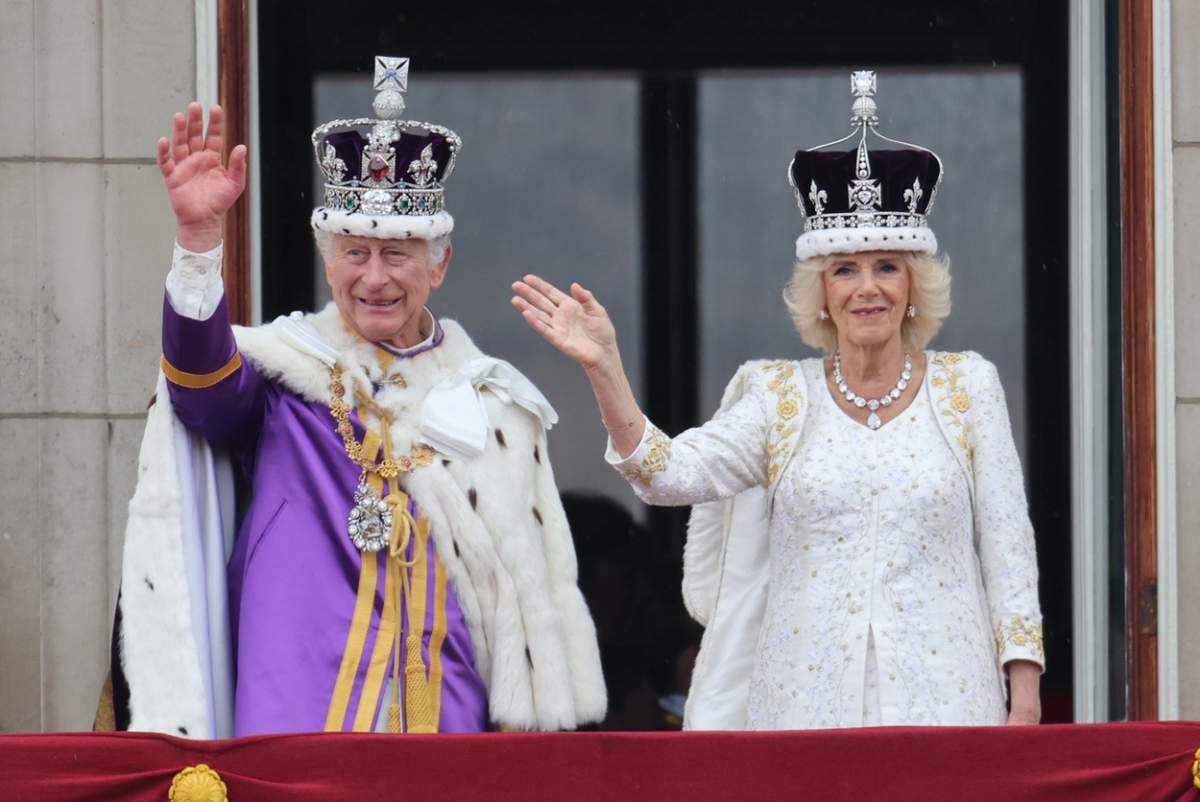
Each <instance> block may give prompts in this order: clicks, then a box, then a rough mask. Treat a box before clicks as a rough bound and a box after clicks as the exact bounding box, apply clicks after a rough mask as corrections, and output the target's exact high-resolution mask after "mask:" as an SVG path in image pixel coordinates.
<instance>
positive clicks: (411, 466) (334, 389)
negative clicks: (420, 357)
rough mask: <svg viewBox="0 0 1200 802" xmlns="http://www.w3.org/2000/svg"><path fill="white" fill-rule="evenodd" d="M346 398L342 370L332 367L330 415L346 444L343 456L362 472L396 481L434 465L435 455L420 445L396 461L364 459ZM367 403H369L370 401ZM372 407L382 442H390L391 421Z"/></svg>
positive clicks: (392, 459)
mask: <svg viewBox="0 0 1200 802" xmlns="http://www.w3.org/2000/svg"><path fill="white" fill-rule="evenodd" d="M345 395H346V387H345V385H344V384H342V368H341V366H340V365H334V366H333V367H331V368H330V369H329V397H330V400H329V414H330V415H332V416H333V419H334V420H335V421H337V430H338V434H340V435H341V436H342V442H343V443H345V445H346V456H348V457H349V458H350V460H351V462H353V463H354V464H355V465H357V466H358V467H360V468H362V470H363V471H364V472H366V473H375V474H378V475H379V476H381V477H383V478H384V479H395V478H396V477H397V476H399V475H400V474H403V473H412V472H413V471H414V470H416V469H417V468H423V467H425V466H426V465H431V464H432V463H433V455H434V453H435V452H434V450H433V449H432V448H430V447H429V446H427V445H424V444H423V443H414V444H413V447H412V449H411V450H410V452H409V454H408V455H407V456H404V457H400V458H399V459H394V458H392V457H391V456H390V455H387V454H385V455H384V458H383V461H382V462H379V463H376V462H375V461H374V460H371V459H367V458H366V456H365V455H364V454H363V446H362V443H360V442H358V441H357V440H356V439H354V426H353V425H352V424H351V423H350V405H349V404H347V403H346V401H345V400H344V399H345ZM366 400H367V401H368V402H369V401H370V399H366ZM371 406H372V407H373V408H374V411H375V413H376V414H377V415H378V416H379V418H380V426H381V427H382V428H383V432H382V434H383V437H384V439H385V440H389V439H390V437H389V433H388V424H389V423H390V422H391V418H390V417H389V416H388V415H387V414H386V413H385V412H384V411H383V410H381V409H379V408H378V407H377V406H375V405H374V404H371Z"/></svg>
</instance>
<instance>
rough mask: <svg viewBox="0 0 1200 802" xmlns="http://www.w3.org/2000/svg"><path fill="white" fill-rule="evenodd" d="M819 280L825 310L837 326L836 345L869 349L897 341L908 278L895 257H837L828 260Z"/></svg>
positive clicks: (870, 254) (878, 253)
mask: <svg viewBox="0 0 1200 802" xmlns="http://www.w3.org/2000/svg"><path fill="white" fill-rule="evenodd" d="M823 279H824V284H825V308H826V309H827V310H829V317H830V318H831V319H832V320H833V324H834V325H835V326H837V330H838V341H839V342H842V343H846V344H849V345H856V346H868V347H869V346H877V345H885V344H887V343H888V342H890V341H891V340H892V339H898V338H899V337H900V324H901V323H903V322H904V312H905V310H906V309H907V308H908V290H909V276H908V265H906V264H905V262H904V260H903V258H902V257H901V256H900V255H899V254H896V253H889V252H886V251H869V252H867V253H852V254H839V255H837V256H834V257H833V258H832V259H831V260H830V262H829V265H828V267H826V268H825V272H824V275H823Z"/></svg>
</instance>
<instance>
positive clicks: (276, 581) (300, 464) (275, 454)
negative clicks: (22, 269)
mask: <svg viewBox="0 0 1200 802" xmlns="http://www.w3.org/2000/svg"><path fill="white" fill-rule="evenodd" d="M236 350H237V344H236V342H235V340H234V336H233V330H232V329H231V328H230V324H229V312H228V308H227V306H226V303H225V300H224V299H222V301H221V303H220V306H219V307H218V308H217V310H216V311H215V313H214V314H213V315H212V317H210V318H209V319H208V320H205V321H197V320H192V319H190V318H187V317H184V316H182V315H179V314H178V313H176V312H175V310H174V309H173V308H172V306H171V303H170V300H166V301H165V302H164V305H163V353H164V355H165V357H166V359H167V361H168V362H169V363H170V364H171V365H172V366H174V367H175V368H177V369H179V370H181V371H185V372H187V373H194V374H208V373H213V372H215V371H218V370H220V369H221V368H222V367H224V366H225V365H227V364H228V363H229V361H230V359H231V358H232V357H233V355H234V353H235V352H236ZM410 358H414V359H419V358H420V355H419V354H417V355H412V356H411V357H410ZM170 390H171V402H172V404H173V406H174V409H175V414H176V415H177V417H178V418H179V420H180V421H181V422H183V424H184V425H185V426H187V427H188V428H189V429H191V430H193V431H195V432H198V433H199V434H201V435H202V436H203V437H205V438H206V439H207V440H208V441H209V442H210V443H211V444H212V445H213V446H216V447H218V448H225V449H228V450H229V451H230V452H231V454H232V455H233V456H234V457H235V458H236V459H238V460H239V461H240V462H241V464H242V465H243V466H244V467H245V469H246V471H247V473H248V474H249V475H250V476H251V477H252V478H253V488H252V491H253V492H252V495H251V498H250V504H249V507H248V509H247V510H246V513H245V517H244V520H243V522H242V525H241V528H240V530H239V532H238V535H237V540H236V542H235V544H234V549H233V553H232V555H231V556H230V559H229V564H228V579H229V594H230V600H229V601H230V604H229V609H230V616H231V617H232V621H231V622H230V623H231V631H232V637H233V640H234V655H235V672H236V686H235V696H234V734H235V735H236V736H242V735H252V734H258V733H280V732H311V731H320V730H323V729H324V727H325V719H326V713H327V711H328V709H329V704H330V699H331V696H332V694H333V689H334V685H335V683H336V680H337V675H338V669H339V666H340V665H341V661H342V654H343V651H344V648H345V645H346V637H347V633H348V630H349V629H350V624H351V620H352V618H353V615H354V608H355V599H356V596H357V589H358V580H359V571H360V568H361V560H362V559H363V558H362V557H361V556H360V553H359V551H358V550H357V549H355V547H354V545H353V544H352V543H351V542H350V538H349V536H348V535H347V534H346V520H347V516H348V515H349V512H350V508H351V507H352V506H353V500H352V496H353V494H354V488H355V486H356V485H357V483H358V476H359V469H358V467H357V466H355V465H354V463H352V462H351V461H350V459H349V458H348V457H347V456H346V452H345V447H344V444H343V442H342V439H341V437H340V436H339V435H338V433H337V430H336V425H335V422H334V420H333V418H332V417H331V416H330V414H329V409H328V408H327V407H326V406H324V405H321V404H314V403H309V402H307V401H305V400H303V399H301V398H300V397H298V396H296V395H295V394H293V393H292V392H290V391H289V390H288V389H287V388H285V387H284V386H282V385H281V384H279V383H277V382H274V381H268V380H267V379H265V378H263V377H262V376H261V375H260V374H259V373H258V372H257V371H256V370H255V368H254V366H253V365H252V364H250V363H249V362H248V361H245V360H243V362H242V365H241V367H240V368H238V369H237V370H236V371H234V372H233V373H232V374H230V375H229V376H228V377H226V378H224V379H222V380H221V381H220V382H219V383H217V384H215V385H213V386H211V387H207V388H204V389H189V388H185V387H181V386H178V385H175V384H171V385H170ZM351 421H352V423H353V424H354V429H355V435H356V437H357V438H358V439H359V440H360V441H361V439H362V437H363V426H362V423H361V422H360V421H359V419H358V417H357V416H356V415H352V416H351ZM386 553H387V552H386V550H384V551H382V552H379V553H378V554H376V555H374V557H373V558H374V559H376V560H377V561H378V566H379V571H378V575H379V582H378V584H377V586H376V591H375V604H374V610H373V613H372V616H371V622H370V627H369V629H368V632H367V638H366V643H365V644H364V647H363V657H362V659H361V660H360V663H359V667H358V674H357V676H356V678H355V681H354V686H353V691H352V693H351V695H350V702H349V706H348V709H347V712H346V717H345V721H346V725H345V729H350V725H351V724H352V722H353V721H354V719H355V716H356V714H357V708H358V705H359V701H360V695H361V692H362V687H363V683H364V680H365V676H366V673H367V664H368V662H369V657H370V655H371V653H372V650H373V649H374V646H375V638H376V634H377V632H378V628H379V619H380V614H381V611H382V609H383V604H384V594H385V593H387V592H390V588H388V587H387V583H386V580H385V575H386ZM430 557H431V559H430V560H429V561H428V567H429V576H428V583H427V587H428V599H427V603H426V611H427V615H426V620H425V621H424V622H422V624H423V627H424V636H423V639H422V646H423V653H424V659H425V663H426V665H427V666H428V665H429V659H430V655H429V641H430V635H431V633H432V630H433V617H434V598H433V596H434V578H433V573H434V559H436V555H435V554H434V553H433V543H432V542H430ZM443 570H444V569H443ZM446 619H447V634H446V638H445V642H444V645H443V647H442V665H443V680H442V689H441V698H442V701H441V714H440V719H439V731H441V732H478V731H482V730H484V729H485V728H486V726H487V697H486V690H485V687H484V684H483V681H482V680H481V678H480V676H479V674H478V672H477V670H476V668H475V661H474V658H473V654H472V647H471V639H470V634H469V632H468V629H467V624H466V621H465V619H464V617H463V613H462V609H461V608H460V606H459V603H458V600H457V597H456V595H455V592H454V587H453V583H449V582H448V583H447V591H446ZM402 627H403V631H402V634H403V635H405V636H406V635H407V629H408V621H407V616H403V617H402ZM401 642H402V643H403V642H404V641H403V640H402V641H401ZM401 669H402V671H401V674H403V666H401ZM386 676H387V677H388V678H390V677H391V676H392V666H391V663H390V658H389V665H388V671H387V675H386ZM389 700H390V694H382V693H381V694H380V697H379V701H378V702H377V704H376V710H375V712H374V715H372V717H371V721H372V722H374V721H375V720H376V719H377V718H378V715H379V709H380V708H386V705H387V703H388V701H389Z"/></svg>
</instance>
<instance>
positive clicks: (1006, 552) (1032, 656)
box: [971, 359, 1046, 669]
mask: <svg viewBox="0 0 1200 802" xmlns="http://www.w3.org/2000/svg"><path fill="white" fill-rule="evenodd" d="M979 361H980V362H981V363H982V364H981V365H980V366H979V368H978V369H977V371H976V378H975V380H974V382H973V387H972V393H973V395H974V398H972V399H971V402H972V409H971V418H972V426H974V428H975V433H974V438H973V443H972V445H973V447H974V454H973V458H972V461H973V466H974V473H975V539H976V545H977V548H978V549H979V563H980V567H981V568H982V569H983V582H984V588H985V590H986V592H987V601H988V607H989V609H990V612H991V618H992V627H993V628H994V630H995V637H996V656H997V659H998V660H999V663H1000V665H1001V666H1003V665H1004V664H1005V663H1008V662H1010V661H1012V660H1029V661H1031V662H1034V663H1037V664H1038V665H1039V666H1042V667H1043V669H1044V668H1045V665H1046V657H1045V652H1044V650H1043V647H1042V613H1041V607H1040V605H1039V603H1038V567H1037V549H1036V546H1035V544H1034V538H1033V525H1032V524H1031V523H1030V521H1029V507H1028V504H1027V503H1026V500H1025V482H1024V479H1023V477H1022V473H1021V463H1020V460H1019V458H1018V457H1017V448H1016V445H1015V444H1014V443H1013V436H1012V426H1011V424H1010V423H1009V419H1008V406H1007V404H1006V403H1005V400H1004V389H1003V388H1002V387H1001V386H1000V377H999V375H998V374H997V372H996V367H995V366H994V365H993V364H992V363H990V362H987V361H986V360H983V359H980V360H979Z"/></svg>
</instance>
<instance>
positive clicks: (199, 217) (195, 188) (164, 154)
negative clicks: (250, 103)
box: [158, 103, 246, 251]
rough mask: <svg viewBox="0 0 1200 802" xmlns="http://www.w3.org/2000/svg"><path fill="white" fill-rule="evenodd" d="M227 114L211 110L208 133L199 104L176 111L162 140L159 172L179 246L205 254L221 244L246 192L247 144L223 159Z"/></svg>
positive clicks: (159, 143)
mask: <svg viewBox="0 0 1200 802" xmlns="http://www.w3.org/2000/svg"><path fill="white" fill-rule="evenodd" d="M224 134H225V113H224V111H223V110H222V109H221V107H220V106H213V107H212V110H211V112H210V114H209V121H208V134H207V135H205V133H204V114H203V109H202V108H201V107H200V104H199V103H192V104H190V105H189V106H188V109H187V114H186V116H185V115H184V114H181V113H179V112H176V114H175V119H174V124H173V126H172V130H171V138H170V140H168V139H167V138H166V137H164V138H162V139H160V140H158V169H159V170H160V171H161V172H162V175H163V180H164V183H165V184H166V187H167V196H168V197H169V198H170V201H171V209H172V210H173V211H174V212H175V225H176V228H177V236H178V239H179V244H180V245H182V246H183V247H185V248H188V249H189V250H194V251H206V250H209V249H211V248H214V247H216V246H217V245H218V244H219V243H220V242H221V229H222V225H223V224H224V221H225V213H226V212H228V211H229V209H230V208H232V206H233V204H234V202H235V201H237V199H238V196H240V195H241V194H242V190H244V189H245V188H246V146H245V145H238V146H237V147H235V148H234V149H233V152H231V153H230V154H229V164H228V166H226V165H225V164H224V163H223V161H222V155H221V154H222V150H223V149H224V147H225V136H224Z"/></svg>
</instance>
